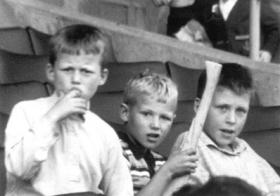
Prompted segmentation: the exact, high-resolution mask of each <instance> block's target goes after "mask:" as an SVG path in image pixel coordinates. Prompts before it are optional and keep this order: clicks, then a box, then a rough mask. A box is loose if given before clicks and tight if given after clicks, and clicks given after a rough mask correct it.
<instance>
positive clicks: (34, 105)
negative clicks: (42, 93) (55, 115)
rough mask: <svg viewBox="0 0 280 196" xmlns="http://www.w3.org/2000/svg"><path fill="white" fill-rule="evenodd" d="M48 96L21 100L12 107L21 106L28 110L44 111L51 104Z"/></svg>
mask: <svg viewBox="0 0 280 196" xmlns="http://www.w3.org/2000/svg"><path fill="white" fill-rule="evenodd" d="M51 102H52V101H51V98H50V97H40V98H36V99H32V100H23V101H20V102H18V103H16V104H15V105H14V107H13V108H22V109H24V110H28V111H30V112H37V111H38V112H39V111H44V110H45V109H46V108H48V107H49V105H50V104H51Z"/></svg>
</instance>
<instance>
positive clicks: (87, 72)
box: [81, 69, 93, 74]
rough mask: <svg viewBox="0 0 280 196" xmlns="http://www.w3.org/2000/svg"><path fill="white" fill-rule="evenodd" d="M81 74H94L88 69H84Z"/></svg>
mask: <svg viewBox="0 0 280 196" xmlns="http://www.w3.org/2000/svg"><path fill="white" fill-rule="evenodd" d="M81 72H82V73H84V74H91V73H93V72H92V71H91V70H88V69H82V70H81Z"/></svg>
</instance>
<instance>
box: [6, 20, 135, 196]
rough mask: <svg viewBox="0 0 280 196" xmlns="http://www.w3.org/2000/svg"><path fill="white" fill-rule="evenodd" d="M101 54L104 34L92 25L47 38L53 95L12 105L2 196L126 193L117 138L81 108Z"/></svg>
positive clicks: (98, 72)
mask: <svg viewBox="0 0 280 196" xmlns="http://www.w3.org/2000/svg"><path fill="white" fill-rule="evenodd" d="M105 53H106V37H105V35H104V34H103V33H102V32H101V31H100V30H99V29H97V28H95V27H92V26H88V25H72V26H68V27H65V28H63V29H61V30H60V31H58V33H57V34H55V35H54V36H53V37H52V39H51V54H50V63H49V64H48V65H47V77H48V79H49V80H50V81H51V82H52V84H53V86H54V92H53V94H52V95H51V96H50V97H45V98H39V99H36V100H29V101H23V102H20V103H18V104H16V105H15V107H14V108H13V110H12V113H11V116H10V119H9V122H8V125H7V128H6V141H5V150H6V152H5V164H6V169H7V193H6V195H7V196H10V195H14V196H16V195H18V196H19V195H30V196H31V195H32V196H39V195H58V194H66V193H74V192H93V193H95V194H104V195H106V196H126V195H133V190H132V181H131V177H130V175H129V170H128V168H127V165H126V162H125V159H124V158H123V156H122V149H121V146H120V143H119V140H118V137H117V135H116V134H115V132H114V130H113V129H112V128H111V127H110V126H109V125H108V124H107V123H105V122H104V121H103V120H102V119H101V118H100V117H98V116H97V115H96V114H94V113H93V112H91V111H89V101H90V99H91V97H92V96H94V94H95V92H96V90H97V88H98V86H100V85H103V84H104V83H105V82H106V79H107V76H108V70H107V69H104V68H103V67H102V63H103V62H104V59H103V55H104V54H105Z"/></svg>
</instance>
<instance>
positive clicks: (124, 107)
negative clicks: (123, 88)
mask: <svg viewBox="0 0 280 196" xmlns="http://www.w3.org/2000/svg"><path fill="white" fill-rule="evenodd" d="M128 107H129V106H128V105H127V104H125V103H122V104H121V108H120V117H121V119H122V121H123V122H127V121H128V116H129V111H128V109H129V108H128Z"/></svg>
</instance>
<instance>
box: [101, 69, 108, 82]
mask: <svg viewBox="0 0 280 196" xmlns="http://www.w3.org/2000/svg"><path fill="white" fill-rule="evenodd" d="M108 76H109V70H108V69H106V68H104V69H102V71H101V80H100V81H99V85H100V86H102V85H103V84H105V82H106V81H107V79H108Z"/></svg>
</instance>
